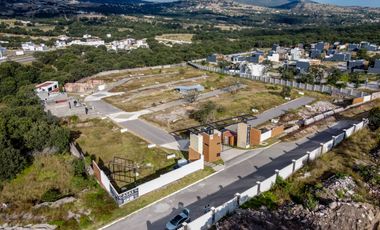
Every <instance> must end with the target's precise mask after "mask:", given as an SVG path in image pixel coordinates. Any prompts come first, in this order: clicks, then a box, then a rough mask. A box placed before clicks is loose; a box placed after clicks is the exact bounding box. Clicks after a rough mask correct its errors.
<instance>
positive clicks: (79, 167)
mask: <svg viewBox="0 0 380 230" xmlns="http://www.w3.org/2000/svg"><path fill="white" fill-rule="evenodd" d="M72 166H73V169H74V176H77V177H86V167H85V163H84V161H83V160H82V159H75V160H73V162H72Z"/></svg>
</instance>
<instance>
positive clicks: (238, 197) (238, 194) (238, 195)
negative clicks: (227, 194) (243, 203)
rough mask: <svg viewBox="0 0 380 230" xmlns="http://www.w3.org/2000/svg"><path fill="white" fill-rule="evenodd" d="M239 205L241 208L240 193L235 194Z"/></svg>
mask: <svg viewBox="0 0 380 230" xmlns="http://www.w3.org/2000/svg"><path fill="white" fill-rule="evenodd" d="M235 197H236V202H237V205H238V206H240V193H235Z"/></svg>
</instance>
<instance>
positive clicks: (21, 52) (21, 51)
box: [16, 50, 25, 56]
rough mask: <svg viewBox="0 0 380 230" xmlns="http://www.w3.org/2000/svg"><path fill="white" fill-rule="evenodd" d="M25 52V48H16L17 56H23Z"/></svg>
mask: <svg viewBox="0 0 380 230" xmlns="http://www.w3.org/2000/svg"><path fill="white" fill-rule="evenodd" d="M24 54H25V53H24V50H16V56H22V55H24Z"/></svg>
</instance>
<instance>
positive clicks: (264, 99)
mask: <svg viewBox="0 0 380 230" xmlns="http://www.w3.org/2000/svg"><path fill="white" fill-rule="evenodd" d="M225 79H228V80H227V81H230V83H233V82H234V81H235V80H236V79H235V78H233V77H228V76H223V79H222V80H221V81H220V82H225V81H226V80H225ZM220 82H219V83H218V82H217V81H211V82H210V85H212V86H219V85H220V84H222V83H220ZM239 83H240V84H243V85H246V86H247V87H246V88H244V89H240V90H238V91H237V92H235V93H225V94H221V95H219V96H216V97H213V98H210V99H208V100H205V101H199V102H195V103H192V104H190V105H184V106H180V107H174V108H170V109H167V110H164V111H160V112H156V113H152V114H148V115H144V116H143V118H144V119H146V120H148V121H150V122H153V123H156V124H158V125H159V126H161V127H163V128H165V129H166V130H168V131H175V130H178V129H184V128H187V127H191V126H195V125H199V124H201V123H200V122H199V121H198V120H195V119H193V118H191V114H192V113H193V112H194V111H198V110H200V109H201V108H202V107H204V106H205V104H207V103H209V102H210V101H211V102H213V103H214V104H215V105H216V108H217V109H216V111H215V112H213V114H212V118H211V121H217V120H222V119H226V118H231V117H235V116H239V115H243V114H252V109H257V110H259V111H260V112H262V111H264V110H267V109H269V108H272V107H275V106H277V105H280V104H282V103H284V102H286V100H285V99H284V98H282V97H281V96H280V91H281V88H275V87H272V86H266V85H264V84H262V83H259V82H254V81H249V80H245V79H239Z"/></svg>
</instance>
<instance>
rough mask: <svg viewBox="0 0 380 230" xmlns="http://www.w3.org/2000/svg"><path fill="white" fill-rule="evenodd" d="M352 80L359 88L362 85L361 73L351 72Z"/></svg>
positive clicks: (350, 77)
mask: <svg viewBox="0 0 380 230" xmlns="http://www.w3.org/2000/svg"><path fill="white" fill-rule="evenodd" d="M349 79H350V82H352V83H354V87H355V88H359V86H360V75H359V73H355V72H354V73H350V75H349Z"/></svg>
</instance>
